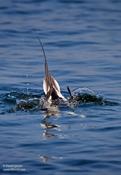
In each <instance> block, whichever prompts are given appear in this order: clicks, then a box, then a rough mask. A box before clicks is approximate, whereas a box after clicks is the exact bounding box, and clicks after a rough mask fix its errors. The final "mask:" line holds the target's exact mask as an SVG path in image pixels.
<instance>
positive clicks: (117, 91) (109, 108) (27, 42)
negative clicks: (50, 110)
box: [0, 0, 121, 175]
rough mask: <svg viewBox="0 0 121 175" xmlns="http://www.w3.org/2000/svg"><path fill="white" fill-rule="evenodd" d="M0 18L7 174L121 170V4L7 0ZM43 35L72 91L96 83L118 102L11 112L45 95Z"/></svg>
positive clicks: (2, 160) (2, 151)
mask: <svg viewBox="0 0 121 175" xmlns="http://www.w3.org/2000/svg"><path fill="white" fill-rule="evenodd" d="M0 16H1V18H0V38H1V39H0V140H1V141H0V167H1V168H0V169H1V170H0V171H1V173H2V174H13V171H14V173H15V174H18V173H21V174H24V173H25V174H29V175H33V174H36V175H39V174H47V175H49V174H50V175H51V174H58V175H62V174H69V175H70V174H72V175H73V174H83V175H84V174H85V175H87V174H89V175H96V174H99V175H105V174H106V175H113V174H117V175H118V174H119V175H120V174H121V166H120V165H121V151H120V148H121V134H120V133H121V119H120V117H121V106H120V103H121V78H120V77H121V71H120V68H121V59H120V57H121V32H120V30H121V22H120V21H121V2H120V1H119V0H116V1H113V0H102V1H100V2H99V1H96V0H91V1H88V0H75V1H74V0H72V1H69V0H53V1H49V0H46V1H39V0H36V1H34V0H22V1H19V0H10V1H8V0H6V1H2V2H1V4H0ZM37 37H39V38H41V40H42V42H43V43H44V48H45V50H46V55H47V58H48V63H49V67H50V70H51V72H52V73H53V75H54V76H55V77H56V79H57V80H58V81H59V83H60V86H61V89H62V91H63V93H65V95H67V90H66V87H67V86H69V87H70V88H71V90H73V89H75V88H89V89H91V90H93V91H94V92H95V94H98V95H100V96H102V97H103V98H104V99H106V100H108V101H111V102H115V103H113V105H111V104H104V105H102V104H101V105H100V104H95V103H86V104H85V103H82V104H81V105H80V106H79V107H76V108H75V109H74V110H72V109H68V108H62V109H61V110H60V112H59V113H58V114H53V115H49V116H48V117H47V118H46V119H45V116H46V115H47V114H46V113H45V112H44V111H41V110H30V109H29V110H11V109H13V107H15V106H16V104H17V103H18V102H19V100H20V99H24V98H28V99H31V98H34V97H36V98H39V97H40V96H41V94H42V92H43V91H42V80H43V76H44V71H43V61H44V60H43V55H42V52H41V48H40V45H39V42H38V39H37ZM12 93H14V95H13V94H12ZM11 94H12V95H13V96H12V95H11ZM51 126H52V127H51ZM5 165H13V166H14V170H13V171H5V167H4V166H5ZM15 165H21V166H23V168H24V169H25V171H22V168H20V170H21V172H20V170H19V171H17V170H16V169H15Z"/></svg>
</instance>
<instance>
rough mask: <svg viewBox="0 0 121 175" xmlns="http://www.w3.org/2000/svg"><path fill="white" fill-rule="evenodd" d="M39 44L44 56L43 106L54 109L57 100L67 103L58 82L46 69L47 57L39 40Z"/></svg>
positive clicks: (47, 68)
mask: <svg viewBox="0 0 121 175" xmlns="http://www.w3.org/2000/svg"><path fill="white" fill-rule="evenodd" d="M39 43H40V45H41V48H42V52H43V56H44V72H45V75H44V78H43V91H44V94H45V102H44V106H45V105H46V107H47V106H48V107H50V106H53V107H54V104H55V103H54V102H57V101H59V100H61V101H63V102H67V99H66V98H65V97H64V96H63V95H62V93H61V88H60V85H59V83H58V81H57V80H56V79H55V77H54V76H53V75H52V74H51V73H50V71H49V67H48V62H47V57H46V54H45V50H44V47H43V43H42V42H41V40H40V39H39Z"/></svg>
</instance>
